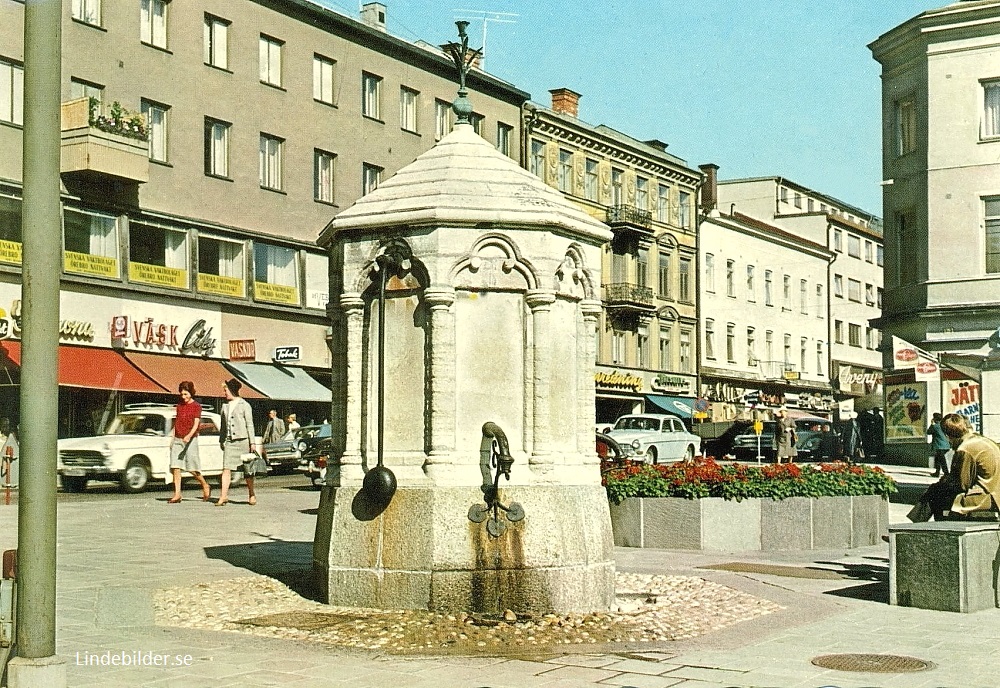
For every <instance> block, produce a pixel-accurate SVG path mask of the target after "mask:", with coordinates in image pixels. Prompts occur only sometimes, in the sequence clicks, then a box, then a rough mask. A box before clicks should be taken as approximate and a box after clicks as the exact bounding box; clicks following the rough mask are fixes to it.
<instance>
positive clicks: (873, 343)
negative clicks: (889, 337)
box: [865, 327, 878, 350]
mask: <svg viewBox="0 0 1000 688" xmlns="http://www.w3.org/2000/svg"><path fill="white" fill-rule="evenodd" d="M877 335H878V330H876V329H875V328H874V327H865V347H866V348H868V349H870V350H875V349H877V348H878V336H877Z"/></svg>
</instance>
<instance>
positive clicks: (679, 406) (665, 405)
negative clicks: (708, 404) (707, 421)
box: [646, 394, 694, 418]
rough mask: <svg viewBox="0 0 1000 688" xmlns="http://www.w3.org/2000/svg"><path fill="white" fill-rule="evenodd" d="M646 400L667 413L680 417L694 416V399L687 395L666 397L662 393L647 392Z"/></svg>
mask: <svg viewBox="0 0 1000 688" xmlns="http://www.w3.org/2000/svg"><path fill="white" fill-rule="evenodd" d="M646 401H648V402H649V403H651V404H653V405H654V406H656V407H657V408H660V409H663V410H664V411H666V412H667V413H672V414H674V415H675V416H680V417H681V418H691V417H693V416H694V399H691V398H688V397H668V396H664V395H662V394H647V395H646Z"/></svg>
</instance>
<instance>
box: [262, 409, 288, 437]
mask: <svg viewBox="0 0 1000 688" xmlns="http://www.w3.org/2000/svg"><path fill="white" fill-rule="evenodd" d="M284 436H285V421H283V420H281V418H279V417H278V412H277V411H276V410H274V409H271V410H270V411H268V412H267V425H265V426H264V435H263V436H262V437H261V442H263V443H264V444H270V443H271V442H277V441H278V440H280V439H281V438H282V437H284Z"/></svg>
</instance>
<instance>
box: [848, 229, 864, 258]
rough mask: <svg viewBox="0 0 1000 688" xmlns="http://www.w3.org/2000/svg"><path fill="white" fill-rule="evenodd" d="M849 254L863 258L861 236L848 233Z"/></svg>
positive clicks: (852, 256)
mask: <svg viewBox="0 0 1000 688" xmlns="http://www.w3.org/2000/svg"><path fill="white" fill-rule="evenodd" d="M847 255H849V256H850V257H851V258H861V237H859V236H855V235H853V234H848V235H847Z"/></svg>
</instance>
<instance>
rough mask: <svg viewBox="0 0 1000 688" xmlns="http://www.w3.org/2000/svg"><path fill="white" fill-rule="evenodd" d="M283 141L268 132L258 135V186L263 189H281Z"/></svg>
mask: <svg viewBox="0 0 1000 688" xmlns="http://www.w3.org/2000/svg"><path fill="white" fill-rule="evenodd" d="M284 145H285V141H284V139H280V138H278V137H277V136H271V135H270V134H261V135H260V155H259V157H258V161H259V162H260V165H259V166H258V169H259V173H260V174H259V178H260V186H261V188H263V189H271V190H273V191H281V189H282V160H281V158H282V149H283V148H284Z"/></svg>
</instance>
